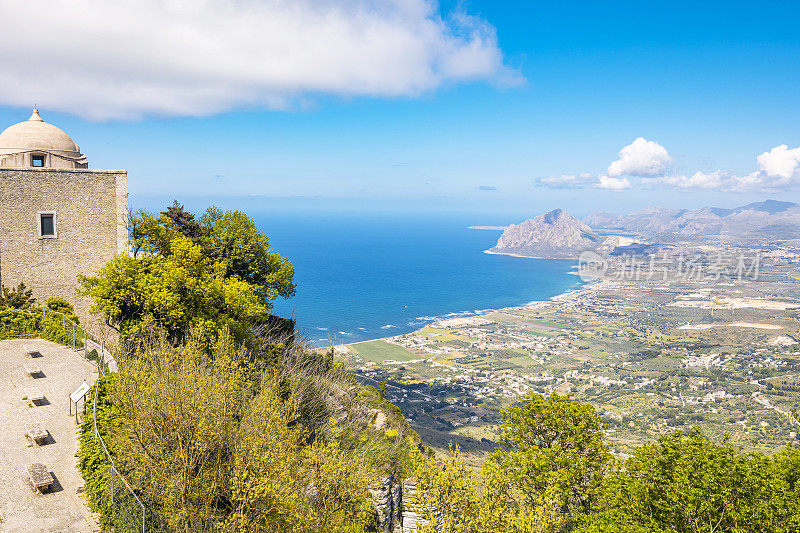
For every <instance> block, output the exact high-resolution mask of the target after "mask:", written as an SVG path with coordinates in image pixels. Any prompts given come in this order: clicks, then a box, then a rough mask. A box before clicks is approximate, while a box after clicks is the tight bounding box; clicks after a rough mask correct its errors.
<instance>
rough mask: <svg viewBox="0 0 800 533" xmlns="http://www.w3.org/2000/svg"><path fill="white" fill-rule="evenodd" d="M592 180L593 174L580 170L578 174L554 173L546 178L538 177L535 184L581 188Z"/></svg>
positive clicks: (559, 187)
mask: <svg viewBox="0 0 800 533" xmlns="http://www.w3.org/2000/svg"><path fill="white" fill-rule="evenodd" d="M593 181H595V177H594V175H592V174H590V173H588V172H581V173H580V174H556V175H553V176H548V177H546V178H539V179H538V180H537V184H539V185H542V186H544V187H552V188H554V189H582V188H583V187H584V186H585V185H588V184H589V183H591V182H593Z"/></svg>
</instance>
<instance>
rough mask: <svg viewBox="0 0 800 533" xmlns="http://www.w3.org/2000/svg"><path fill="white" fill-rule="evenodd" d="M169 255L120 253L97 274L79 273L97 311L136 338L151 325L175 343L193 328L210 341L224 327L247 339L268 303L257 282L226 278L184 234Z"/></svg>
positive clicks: (173, 243)
mask: <svg viewBox="0 0 800 533" xmlns="http://www.w3.org/2000/svg"><path fill="white" fill-rule="evenodd" d="M170 248H171V253H170V254H169V255H168V256H167V257H160V256H156V255H143V256H141V257H138V258H136V257H131V256H127V255H118V256H116V257H114V258H113V259H112V260H111V261H109V262H108V263H107V264H106V265H105V266H104V267H103V269H102V270H101V271H100V275H99V276H97V277H91V278H90V277H85V276H81V277H80V281H81V283H82V284H83V287H84V291H85V293H86V294H88V295H90V296H92V298H93V299H94V303H93V306H92V311H93V312H98V313H100V314H101V315H102V316H103V318H104V320H105V321H106V323H107V324H108V325H109V326H111V327H113V328H115V329H117V330H118V331H120V333H122V335H123V340H131V339H133V340H135V339H137V338H139V337H140V336H141V335H142V334H144V333H146V332H147V331H149V330H150V329H153V328H159V329H161V330H163V331H164V332H166V334H167V337H168V338H169V340H170V341H171V342H172V343H173V344H178V343H180V342H182V341H183V340H184V339H185V338H186V336H187V334H188V332H189V331H190V330H191V329H193V330H195V331H196V332H200V333H201V336H202V337H204V338H205V339H206V340H207V342H209V343H211V342H213V340H214V339H215V338H216V335H217V334H218V332H219V331H220V330H222V329H223V328H228V329H229V330H230V331H231V332H232V333H233V334H234V336H235V337H236V338H243V337H244V335H245V334H246V333H247V331H248V330H249V327H250V325H251V324H252V323H253V321H254V320H257V319H259V318H261V317H264V316H265V312H266V309H267V302H265V300H264V298H263V297H262V296H261V295H260V294H258V293H256V291H255V290H254V289H253V286H252V285H251V284H249V283H247V282H245V281H242V280H240V279H239V278H237V277H235V276H233V277H225V276H224V272H223V270H222V268H221V267H220V266H219V265H218V264H216V263H214V262H213V261H212V260H211V259H209V258H208V257H207V256H206V254H204V253H203V249H202V248H201V247H200V246H199V245H197V244H194V243H192V241H191V240H189V239H188V238H186V237H184V236H183V235H176V236H173V238H172V240H171V241H170Z"/></svg>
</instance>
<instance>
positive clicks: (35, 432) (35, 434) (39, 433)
mask: <svg viewBox="0 0 800 533" xmlns="http://www.w3.org/2000/svg"><path fill="white" fill-rule="evenodd" d="M47 436H48V433H47V430H46V429H44V428H42V425H41V424H31V425H30V426H28V438H30V439H31V440H32V441H33V442H35V443H36V444H37V445H39V446H41V445H42V444H44V443H45V441H46V440H47Z"/></svg>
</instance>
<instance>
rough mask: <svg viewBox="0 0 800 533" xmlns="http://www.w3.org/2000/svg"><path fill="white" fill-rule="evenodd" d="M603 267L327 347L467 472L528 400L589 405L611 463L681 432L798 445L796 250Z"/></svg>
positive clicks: (774, 247) (741, 251) (799, 259)
mask: <svg viewBox="0 0 800 533" xmlns="http://www.w3.org/2000/svg"><path fill="white" fill-rule="evenodd" d="M689 255H691V257H693V258H695V260H694V261H693V262H692V264H691V270H689V267H688V266H687V264H688V263H687V262H686V261H685V260H684V258H685V257H687V256H689ZM723 256H725V257H740V258H741V257H750V258H757V261H758V264H757V265H755V268H754V266H753V265H752V264H751V265H750V266H749V267H748V268H749V270H748V271H747V272H745V274H746V275H744V276H743V275H742V274H743V272H742V271H741V270H739V271H736V269H735V268H733V269H730V268H729V269H720V268H713V267H714V265H715V264H716V265H717V266H718V264H719V258H720V257H723ZM608 261H609V262H608V264H607V265H606V267H607V268H605V269H604V270H603V272H601V273H597V274H596V275H597V278H596V279H595V280H594V282H592V283H590V284H588V285H587V286H586V287H585V288H584V289H583V290H581V291H577V292H573V293H569V294H566V295H563V296H561V297H557V298H554V299H552V300H550V301H545V302H537V303H534V304H532V305H529V306H525V307H512V308H506V309H501V310H498V311H494V312H491V313H489V314H486V315H481V316H474V317H465V318H453V319H448V320H443V321H439V322H436V323H432V324H430V325H428V326H426V327H424V328H422V329H420V330H418V331H415V332H413V333H408V334H403V335H398V336H394V337H387V338H384V339H380V340H375V341H369V342H363V343H357V344H351V345H339V346H336V347H335V349H336V352H337V354H338V355H339V356H341V357H343V358H344V359H346V360H347V362H348V364H349V366H350V367H351V368H352V369H353V370H354V371H355V372H356V374H357V376H358V377H359V379H360V380H361V381H362V382H364V383H367V384H372V385H376V384H377V383H378V382H380V381H384V382H386V384H387V397H388V398H389V399H390V400H391V401H392V402H393V403H394V404H396V405H397V406H398V407H399V408H400V409H401V411H402V413H403V415H404V416H405V417H406V419H407V420H408V421H409V423H410V424H411V426H412V427H413V428H414V429H415V430H416V431H417V432H418V433H419V435H420V436H421V437H422V439H423V441H424V442H425V443H426V444H427V445H429V446H431V447H432V448H434V449H435V450H436V451H438V452H446V451H447V449H448V447H449V445H450V443H451V442H452V443H453V444H457V445H458V446H459V447H460V448H461V450H462V453H464V454H465V456H466V457H467V458H468V459H469V460H470V461H472V462H473V463H475V464H478V463H480V462H481V461H482V458H483V457H484V456H485V455H486V454H487V453H488V452H491V451H492V450H493V449H494V448H495V446H496V440H497V433H496V430H497V425H498V423H499V412H500V410H501V409H502V408H504V407H505V406H507V405H509V404H510V403H512V402H514V401H515V400H517V399H518V398H520V397H521V396H522V395H524V394H526V393H529V392H537V393H541V394H549V393H551V392H558V393H560V394H565V393H569V394H571V395H572V396H573V398H575V399H577V400H580V401H583V402H587V403H589V404H591V405H593V406H594V407H595V408H596V410H597V411H598V413H599V414H600V416H601V417H602V419H603V421H604V422H605V426H606V427H605V432H606V435H607V438H608V441H609V444H610V446H611V449H612V451H613V452H614V453H616V454H617V455H619V456H625V455H627V454H628V453H630V452H631V450H632V449H633V448H634V447H636V446H639V445H641V444H643V443H645V442H651V441H654V440H655V439H657V438H658V436H659V435H662V434H665V433H670V432H673V431H675V430H688V429H690V428H691V427H693V426H698V427H700V428H701V429H702V430H703V431H704V432H705V433H706V434H707V435H709V436H711V437H712V438H714V439H716V440H721V439H723V438H726V437H727V438H729V439H730V440H731V441H732V442H734V443H736V444H738V445H741V446H742V447H743V448H745V449H749V450H758V451H764V452H768V453H770V452H775V451H777V450H779V449H781V448H782V447H783V446H785V445H786V444H787V443H792V442H793V443H797V440H798V434H799V433H800V421H798V419H797V416H796V413H794V414H793V412H792V409H797V408H798V407H800V344H799V343H798V341H800V255H798V253H797V250H796V248H794V247H793V246H789V245H787V244H785V243H779V244H775V243H767V242H765V243H760V244H759V243H748V244H739V245H737V244H732V243H731V242H717V243H708V242H704V243H702V244H697V243H692V242H689V243H682V244H673V245H672V247H671V249H670V251H669V253H665V254H664V255H663V257H661V258H660V260H659V263H658V269H657V270H655V271H654V270H653V269H652V267H653V258H652V257H645V256H643V257H640V258H638V259H635V258H634V259H633V260H632V259H631V258H630V257H613V256H611V257H609V258H608ZM637 261H638V263H637ZM740 263H741V261H740ZM698 265H700V267H698ZM734 266H735V262H734ZM648 268H649V270H648Z"/></svg>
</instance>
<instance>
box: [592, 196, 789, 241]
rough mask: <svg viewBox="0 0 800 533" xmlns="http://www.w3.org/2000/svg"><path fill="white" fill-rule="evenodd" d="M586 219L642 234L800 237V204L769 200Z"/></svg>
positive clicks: (604, 226) (651, 209) (602, 226)
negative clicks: (722, 206) (736, 205)
mask: <svg viewBox="0 0 800 533" xmlns="http://www.w3.org/2000/svg"><path fill="white" fill-rule="evenodd" d="M584 221H585V222H586V223H587V224H588V225H589V226H591V227H592V228H595V229H597V230H613V231H626V232H634V233H639V234H643V235H657V234H665V233H669V234H674V235H685V236H699V235H745V234H750V233H760V232H761V233H763V232H769V233H776V232H779V233H780V234H781V235H783V236H800V205H798V204H795V203H792V202H780V201H777V200H766V201H764V202H754V203H751V204H747V205H743V206H740V207H735V208H732V209H726V208H720V207H704V208H702V209H668V208H664V207H647V208H645V209H641V210H639V211H634V212H633V213H630V214H627V215H611V214H610V213H600V212H598V213H592V214H590V215H589V216H588V217H586V218H585V219H584Z"/></svg>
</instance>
